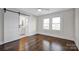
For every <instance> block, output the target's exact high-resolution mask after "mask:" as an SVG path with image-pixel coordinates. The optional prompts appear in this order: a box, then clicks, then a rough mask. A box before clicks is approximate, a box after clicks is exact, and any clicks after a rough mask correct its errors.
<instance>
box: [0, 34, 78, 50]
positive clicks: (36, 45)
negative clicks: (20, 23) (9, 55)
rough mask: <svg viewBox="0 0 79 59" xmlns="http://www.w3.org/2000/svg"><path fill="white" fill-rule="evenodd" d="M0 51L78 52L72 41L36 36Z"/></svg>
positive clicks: (25, 38)
mask: <svg viewBox="0 0 79 59" xmlns="http://www.w3.org/2000/svg"><path fill="white" fill-rule="evenodd" d="M0 50H1V51H78V48H77V47H76V45H75V43H74V41H71V40H67V39H62V38H57V37H51V36H47V35H42V34H36V35H32V36H28V37H24V38H21V39H19V40H17V41H13V42H9V43H6V44H4V45H2V46H0Z"/></svg>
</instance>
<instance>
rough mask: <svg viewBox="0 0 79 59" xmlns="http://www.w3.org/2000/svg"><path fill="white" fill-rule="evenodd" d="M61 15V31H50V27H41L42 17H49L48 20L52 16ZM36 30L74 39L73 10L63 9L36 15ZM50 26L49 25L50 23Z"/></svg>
mask: <svg viewBox="0 0 79 59" xmlns="http://www.w3.org/2000/svg"><path fill="white" fill-rule="evenodd" d="M57 16H59V17H61V31H52V30H51V27H50V30H44V29H43V27H42V26H43V19H44V18H50V22H51V19H52V17H57ZM37 23H38V25H37V32H38V33H40V34H45V35H50V36H55V37H60V38H64V39H69V40H74V36H75V35H74V25H75V24H74V10H73V9H70V10H65V11H61V12H56V13H52V14H48V15H44V16H40V17H38V20H37ZM50 26H51V25H50Z"/></svg>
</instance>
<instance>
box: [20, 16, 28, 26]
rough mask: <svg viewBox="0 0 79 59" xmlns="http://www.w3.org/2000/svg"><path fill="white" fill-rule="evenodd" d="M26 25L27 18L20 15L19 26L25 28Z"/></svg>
mask: <svg viewBox="0 0 79 59" xmlns="http://www.w3.org/2000/svg"><path fill="white" fill-rule="evenodd" d="M27 23H28V17H27V16H25V15H20V26H22V27H25V26H26V25H27Z"/></svg>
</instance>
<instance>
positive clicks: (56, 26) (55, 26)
mask: <svg viewBox="0 0 79 59" xmlns="http://www.w3.org/2000/svg"><path fill="white" fill-rule="evenodd" d="M52 30H60V17H55V18H52Z"/></svg>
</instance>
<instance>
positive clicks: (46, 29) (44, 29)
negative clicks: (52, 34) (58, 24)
mask: <svg viewBox="0 0 79 59" xmlns="http://www.w3.org/2000/svg"><path fill="white" fill-rule="evenodd" d="M46 19H48V20H49V22H48V23H45V22H44V20H46ZM45 24H48V28H47V29H46V28H45ZM49 24H50V18H44V19H43V29H44V30H49V29H50V25H49Z"/></svg>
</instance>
